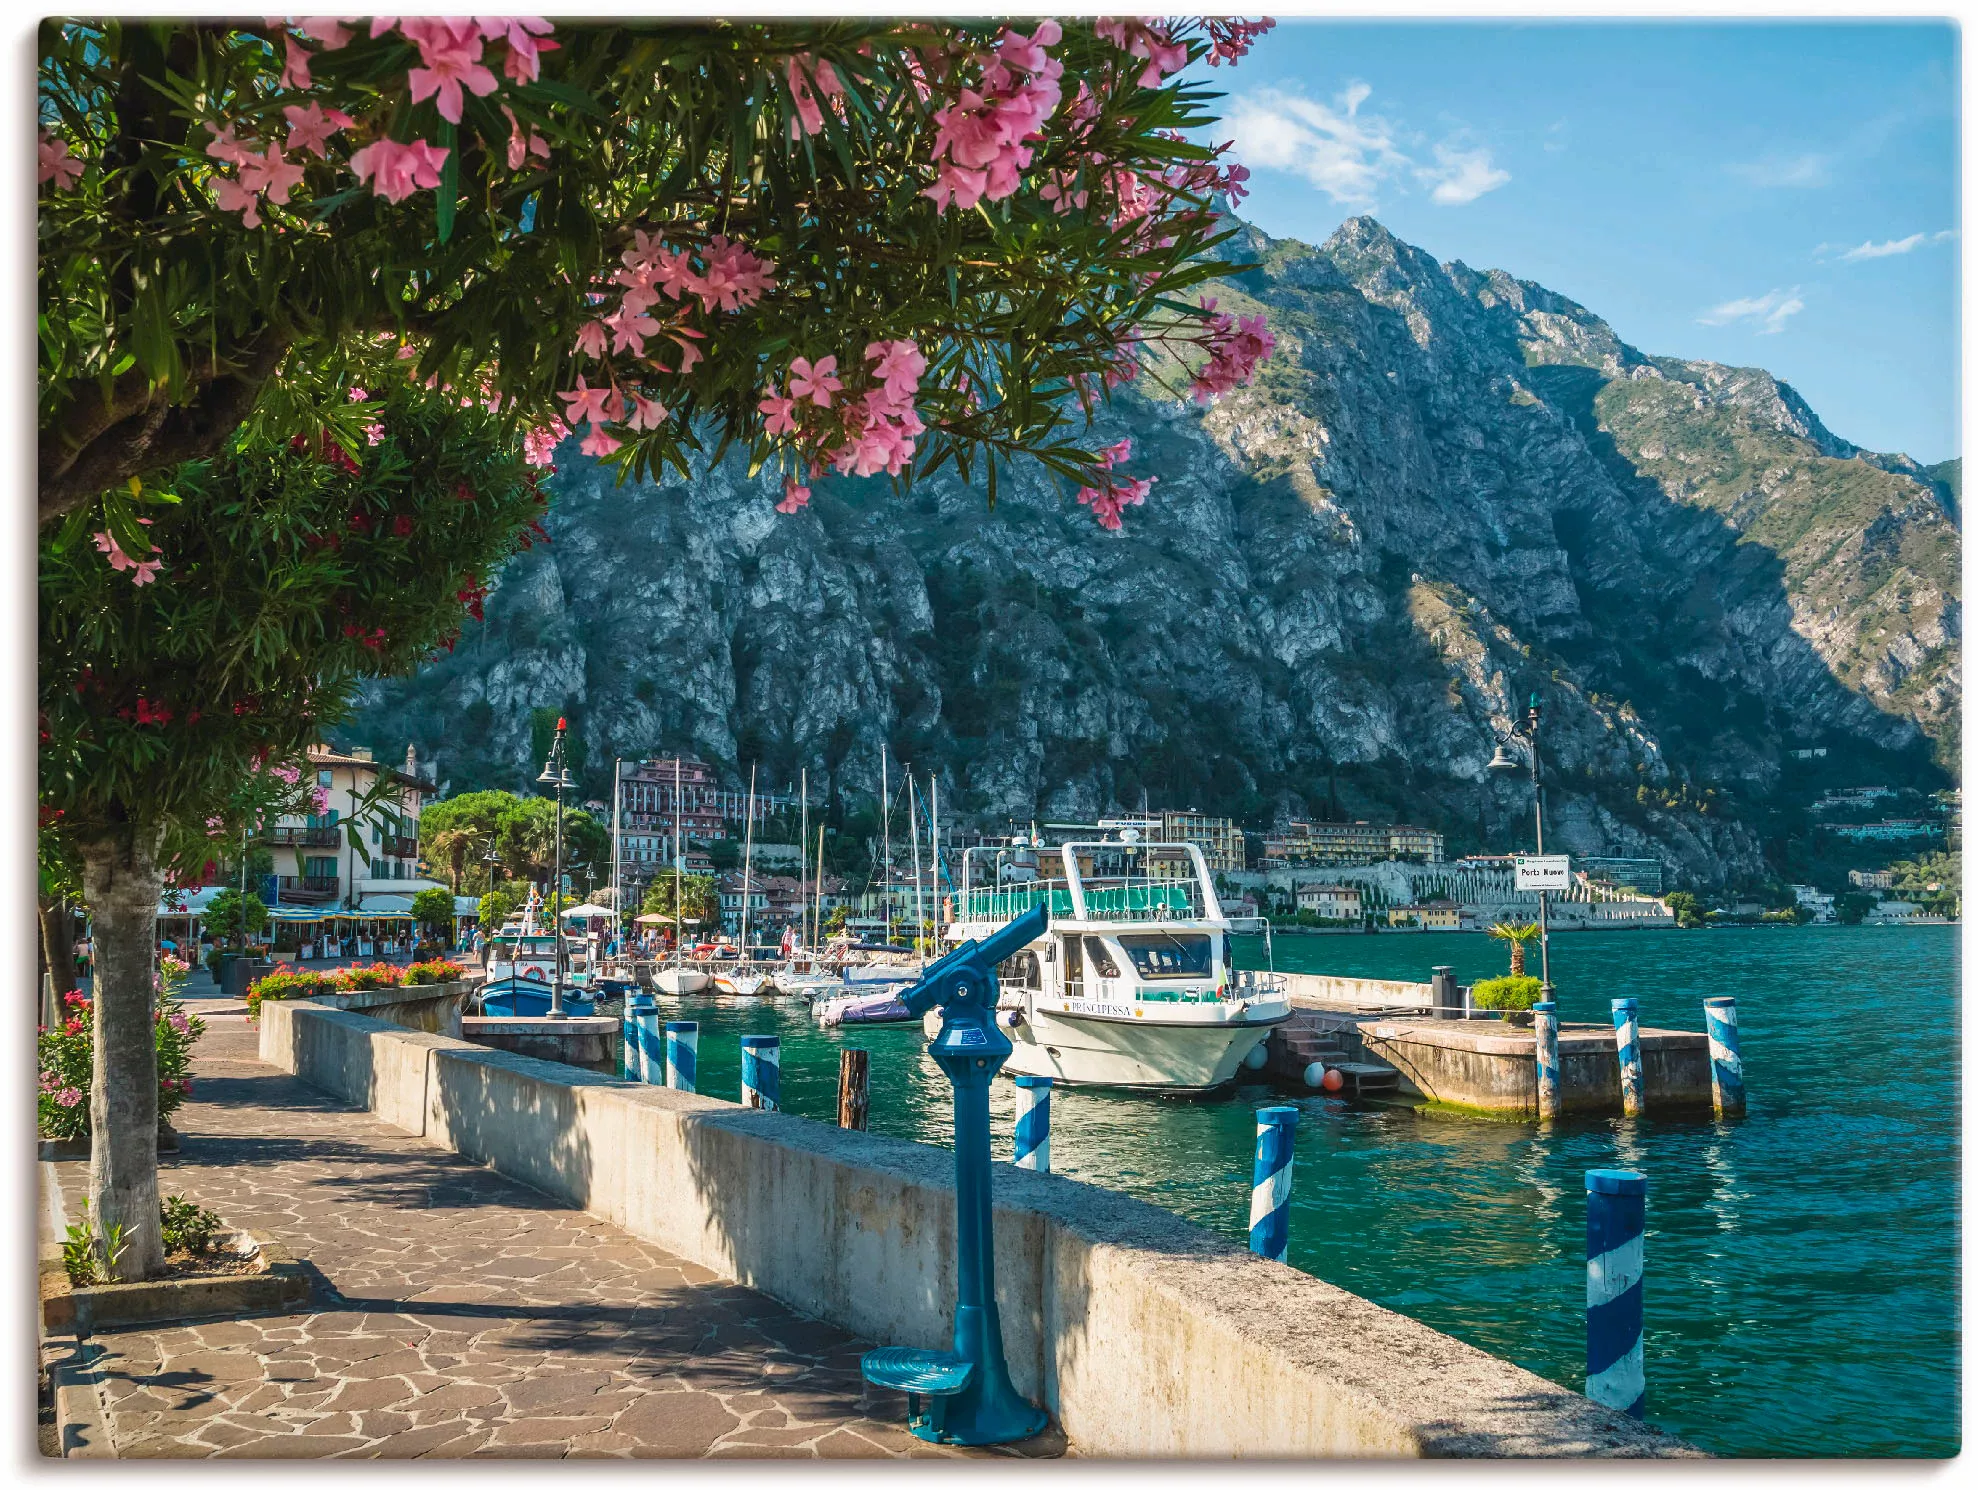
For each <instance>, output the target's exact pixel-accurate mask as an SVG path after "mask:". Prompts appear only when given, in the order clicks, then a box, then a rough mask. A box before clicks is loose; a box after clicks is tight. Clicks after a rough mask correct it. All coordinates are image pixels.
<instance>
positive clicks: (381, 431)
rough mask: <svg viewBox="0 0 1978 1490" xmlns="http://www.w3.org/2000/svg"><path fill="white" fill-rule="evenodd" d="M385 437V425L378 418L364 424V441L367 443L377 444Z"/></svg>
mask: <svg viewBox="0 0 1978 1490" xmlns="http://www.w3.org/2000/svg"><path fill="white" fill-rule="evenodd" d="M384 437H385V427H384V426H383V425H382V424H380V423H378V421H377V420H375V419H373V420H372V421H371V422H370V423H369V424H367V425H365V426H364V443H365V444H366V445H375V444H377V443H378V442H379V441H381V440H382V439H384Z"/></svg>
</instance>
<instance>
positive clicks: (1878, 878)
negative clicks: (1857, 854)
mask: <svg viewBox="0 0 1978 1490" xmlns="http://www.w3.org/2000/svg"><path fill="white" fill-rule="evenodd" d="M1895 878H1896V877H1895V876H1894V875H1893V874H1891V873H1890V872H1889V871H1888V870H1886V869H1850V870H1849V871H1848V883H1849V884H1850V885H1853V886H1854V887H1855V888H1856V889H1857V890H1886V889H1888V888H1889V887H1890V886H1891V885H1893V884H1894V883H1895Z"/></svg>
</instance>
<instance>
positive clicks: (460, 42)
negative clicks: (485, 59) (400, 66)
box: [398, 16, 500, 124]
mask: <svg viewBox="0 0 1978 1490" xmlns="http://www.w3.org/2000/svg"><path fill="white" fill-rule="evenodd" d="M398 29H399V31H400V33H401V34H403V35H404V36H405V37H406V38H407V39H408V40H409V41H411V42H412V43H413V44H414V45H415V46H417V47H418V48H419V60H420V61H421V62H423V63H424V64H425V66H423V67H415V68H413V69H412V70H411V71H410V72H408V73H407V74H406V75H405V81H406V82H407V83H409V84H410V85H411V88H412V101H413V102H414V103H422V102H424V101H425V100H426V99H428V98H432V97H433V96H434V95H436V94H437V95H438V98H439V103H438V107H439V111H440V117H441V118H442V119H445V120H447V121H448V122H449V123H452V124H458V123H459V122H460V112H461V109H462V108H463V107H464V105H465V98H464V96H463V95H462V92H461V90H462V89H463V88H464V89H466V90H467V92H469V93H472V94H474V95H475V97H477V98H486V97H487V96H488V95H489V94H490V93H492V92H494V91H495V89H496V88H498V87H499V86H500V83H499V82H498V80H497V79H496V78H495V75H494V74H493V73H491V72H489V71H488V69H487V68H486V67H485V66H483V65H482V63H481V53H482V51H483V50H484V49H485V46H486V44H485V43H484V42H483V41H482V40H481V36H480V30H479V27H478V26H476V24H475V23H474V22H473V21H472V20H470V19H469V18H467V17H466V16H420V17H414V18H410V19H407V20H405V21H402V22H400V24H399V28H398Z"/></svg>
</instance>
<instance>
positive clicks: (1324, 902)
mask: <svg viewBox="0 0 1978 1490" xmlns="http://www.w3.org/2000/svg"><path fill="white" fill-rule="evenodd" d="M1298 909H1299V910H1301V911H1310V912H1311V913H1312V914H1313V915H1315V916H1317V917H1319V919H1320V920H1323V921H1357V920H1359V919H1360V916H1361V911H1362V901H1361V897H1360V891H1359V888H1358V887H1357V886H1354V885H1300V886H1299V887H1298Z"/></svg>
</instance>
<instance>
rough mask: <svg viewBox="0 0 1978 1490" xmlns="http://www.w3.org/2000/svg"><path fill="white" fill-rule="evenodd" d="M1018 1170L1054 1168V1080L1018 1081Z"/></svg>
mask: <svg viewBox="0 0 1978 1490" xmlns="http://www.w3.org/2000/svg"><path fill="white" fill-rule="evenodd" d="M1015 1157H1016V1167H1017V1168H1018V1169H1035V1170H1037V1171H1039V1172H1040V1173H1048V1172H1049V1171H1050V1168H1051V1078H1050V1077H1048V1076H1019V1077H1017V1078H1016V1155H1015Z"/></svg>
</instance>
